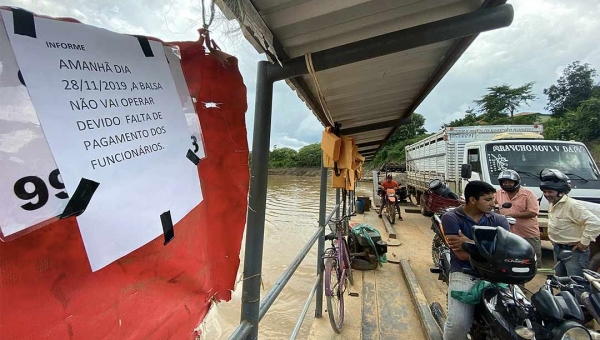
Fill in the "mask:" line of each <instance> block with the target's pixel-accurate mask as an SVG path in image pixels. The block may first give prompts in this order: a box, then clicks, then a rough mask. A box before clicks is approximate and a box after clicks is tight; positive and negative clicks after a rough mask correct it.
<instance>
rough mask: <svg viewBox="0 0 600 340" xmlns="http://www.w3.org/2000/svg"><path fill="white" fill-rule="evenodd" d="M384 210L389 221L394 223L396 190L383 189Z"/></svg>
mask: <svg viewBox="0 0 600 340" xmlns="http://www.w3.org/2000/svg"><path fill="white" fill-rule="evenodd" d="M385 196H386V199H385V211H386V212H387V215H388V216H389V218H390V223H391V224H394V222H396V205H397V204H398V203H397V202H396V190H394V189H385Z"/></svg>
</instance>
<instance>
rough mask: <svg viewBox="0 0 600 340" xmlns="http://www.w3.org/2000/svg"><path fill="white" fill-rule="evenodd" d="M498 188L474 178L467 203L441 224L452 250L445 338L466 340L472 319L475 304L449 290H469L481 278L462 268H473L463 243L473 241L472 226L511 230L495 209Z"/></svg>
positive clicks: (448, 214) (466, 190)
mask: <svg viewBox="0 0 600 340" xmlns="http://www.w3.org/2000/svg"><path fill="white" fill-rule="evenodd" d="M495 192H496V189H495V188H494V187H493V186H491V185H490V184H489V183H486V182H482V181H471V182H469V183H468V184H467V186H466V187H465V192H464V194H465V204H464V205H462V206H460V207H458V208H456V209H454V210H452V211H450V212H448V213H446V214H445V215H444V216H442V227H443V228H444V234H445V235H446V240H447V241H448V245H449V246H450V249H451V250H452V251H451V252H450V259H451V261H450V283H449V284H448V313H447V315H448V317H447V318H446V324H445V325H444V340H458V339H460V340H464V339H466V338H467V334H468V333H469V330H470V329H471V324H472V322H473V311H474V309H475V306H474V305H469V304H466V303H462V302H460V301H458V300H456V299H454V298H452V297H451V296H450V292H451V291H453V290H455V291H469V290H471V288H472V287H473V286H474V285H475V284H477V282H478V281H479V279H477V278H475V277H473V276H471V275H467V274H464V273H463V272H462V270H463V269H473V268H472V267H471V264H470V262H469V254H467V253H466V252H465V251H463V250H462V248H461V245H462V243H464V242H472V239H473V233H472V230H473V226H475V225H480V226H491V227H502V228H504V229H506V230H509V224H508V221H507V220H506V218H505V217H504V216H503V215H499V214H496V213H494V212H493V210H494V193H495Z"/></svg>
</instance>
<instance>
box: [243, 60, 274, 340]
mask: <svg viewBox="0 0 600 340" xmlns="http://www.w3.org/2000/svg"><path fill="white" fill-rule="evenodd" d="M267 64H268V62H266V61H259V62H258V75H257V78H256V104H255V106H254V108H255V109H254V134H253V139H252V169H251V172H250V173H251V177H250V198H249V200H248V221H247V227H246V252H245V258H244V276H243V277H244V283H243V287H242V315H241V320H242V321H246V322H248V323H250V324H251V325H252V330H251V331H250V334H249V335H248V337H247V338H246V339H251V340H254V339H257V338H258V322H259V308H260V283H261V270H262V257H263V243H264V236H265V208H266V205H267V179H268V167H267V166H266V164H269V144H270V139H271V109H272V107H273V82H272V81H270V80H269V79H268V77H267V72H266V71H267Z"/></svg>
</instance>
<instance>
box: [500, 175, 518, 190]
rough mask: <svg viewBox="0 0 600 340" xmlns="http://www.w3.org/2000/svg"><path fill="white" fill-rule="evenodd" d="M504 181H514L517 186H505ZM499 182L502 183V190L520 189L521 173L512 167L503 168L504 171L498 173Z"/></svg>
mask: <svg viewBox="0 0 600 340" xmlns="http://www.w3.org/2000/svg"><path fill="white" fill-rule="evenodd" d="M502 181H514V182H515V186H513V187H512V188H505V187H503V186H502ZM498 183H499V184H500V187H501V188H502V190H504V191H508V192H513V191H516V190H517V189H519V187H520V186H521V176H519V174H518V173H517V172H516V171H514V170H511V169H506V170H502V172H500V174H499V175H498Z"/></svg>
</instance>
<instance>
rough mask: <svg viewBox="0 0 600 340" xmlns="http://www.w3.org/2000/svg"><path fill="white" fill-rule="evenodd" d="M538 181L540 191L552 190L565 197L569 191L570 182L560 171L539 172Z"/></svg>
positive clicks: (545, 170) (546, 170)
mask: <svg viewBox="0 0 600 340" xmlns="http://www.w3.org/2000/svg"><path fill="white" fill-rule="evenodd" d="M540 181H541V183H540V189H541V190H554V191H558V192H560V193H562V194H565V195H566V194H568V193H569V192H570V191H571V180H570V179H569V177H567V175H565V174H563V173H562V172H561V171H560V170H556V169H544V170H542V171H540Z"/></svg>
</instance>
